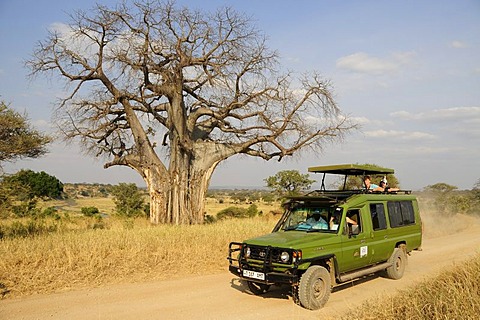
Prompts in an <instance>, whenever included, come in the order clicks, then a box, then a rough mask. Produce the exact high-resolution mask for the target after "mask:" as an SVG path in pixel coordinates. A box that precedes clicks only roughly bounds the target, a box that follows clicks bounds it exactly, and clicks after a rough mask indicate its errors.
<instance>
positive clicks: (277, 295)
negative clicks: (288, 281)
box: [230, 278, 295, 300]
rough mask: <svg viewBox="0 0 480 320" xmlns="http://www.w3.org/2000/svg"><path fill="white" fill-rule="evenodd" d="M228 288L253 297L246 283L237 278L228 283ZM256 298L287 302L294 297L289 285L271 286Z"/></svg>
mask: <svg viewBox="0 0 480 320" xmlns="http://www.w3.org/2000/svg"><path fill="white" fill-rule="evenodd" d="M230 286H231V287H232V288H233V289H235V290H238V291H240V292H241V293H245V294H248V295H255V294H254V293H253V292H251V291H250V289H249V288H248V285H247V282H246V281H244V280H240V279H239V278H233V279H232V280H231V281H230ZM257 296H259V297H262V298H264V299H268V298H271V299H284V300H289V299H294V296H295V295H294V294H293V289H292V287H291V286H289V285H272V286H271V287H270V289H269V290H268V291H267V292H266V293H263V294H260V295H257Z"/></svg>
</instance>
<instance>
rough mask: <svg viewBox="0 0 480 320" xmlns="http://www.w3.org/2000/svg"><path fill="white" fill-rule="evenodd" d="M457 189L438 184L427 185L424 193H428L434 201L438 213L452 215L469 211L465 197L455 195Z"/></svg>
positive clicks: (448, 185)
mask: <svg viewBox="0 0 480 320" xmlns="http://www.w3.org/2000/svg"><path fill="white" fill-rule="evenodd" d="M457 190H458V187H456V186H453V185H450V184H447V183H444V182H439V183H435V184H432V185H428V186H426V187H425V188H424V191H426V192H427V193H430V194H431V195H432V196H433V199H434V207H435V208H436V209H437V210H438V212H440V213H445V214H448V215H452V214H455V213H458V212H464V211H467V210H468V209H469V201H468V199H467V197H466V196H464V195H462V194H458V193H455V191H457Z"/></svg>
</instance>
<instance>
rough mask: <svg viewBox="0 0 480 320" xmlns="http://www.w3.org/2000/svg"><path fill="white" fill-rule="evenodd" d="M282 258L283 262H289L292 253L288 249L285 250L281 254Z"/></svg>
mask: <svg viewBox="0 0 480 320" xmlns="http://www.w3.org/2000/svg"><path fill="white" fill-rule="evenodd" d="M280 260H281V261H282V262H283V263H287V262H288V260H290V254H289V253H288V252H287V251H283V252H282V254H281V255H280Z"/></svg>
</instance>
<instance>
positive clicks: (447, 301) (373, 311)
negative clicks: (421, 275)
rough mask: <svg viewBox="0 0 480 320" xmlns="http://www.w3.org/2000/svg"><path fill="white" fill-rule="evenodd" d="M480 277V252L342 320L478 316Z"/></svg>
mask: <svg viewBox="0 0 480 320" xmlns="http://www.w3.org/2000/svg"><path fill="white" fill-rule="evenodd" d="M479 278H480V255H477V256H476V257H475V258H473V259H472V260H470V261H468V262H466V263H462V265H461V266H456V267H454V268H452V269H451V270H448V271H445V272H443V273H441V274H439V275H438V276H437V277H435V278H433V279H430V280H428V281H424V282H422V283H419V284H418V285H416V286H415V287H414V288H411V289H409V290H403V291H400V292H398V293H397V294H395V295H392V296H389V297H382V298H379V299H376V300H375V302H367V303H365V304H363V305H362V307H360V308H356V309H355V311H354V312H353V311H352V312H348V317H347V316H346V317H343V318H342V319H345V320H347V319H348V320H352V319H375V320H376V319H378V320H380V319H381V320H402V319H415V320H431V319H465V320H467V319H472V320H473V319H478V317H479V315H480V282H479V281H478V279H479Z"/></svg>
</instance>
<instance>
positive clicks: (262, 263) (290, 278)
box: [227, 242, 301, 284]
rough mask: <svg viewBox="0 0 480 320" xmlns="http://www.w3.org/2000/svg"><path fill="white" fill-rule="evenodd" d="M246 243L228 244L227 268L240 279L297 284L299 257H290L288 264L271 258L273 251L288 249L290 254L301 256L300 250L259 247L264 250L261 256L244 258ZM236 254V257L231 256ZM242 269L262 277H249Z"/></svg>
mask: <svg viewBox="0 0 480 320" xmlns="http://www.w3.org/2000/svg"><path fill="white" fill-rule="evenodd" d="M245 245H246V244H243V243H239V242H231V243H230V245H229V254H228V258H227V259H228V260H229V262H230V265H229V267H228V270H229V271H230V272H231V273H233V274H234V275H236V276H238V277H239V278H241V279H244V280H248V281H254V282H259V283H265V284H298V281H299V276H298V265H299V261H300V260H301V258H297V259H292V261H290V262H291V263H290V264H280V263H278V261H274V260H273V256H274V252H276V251H278V250H280V251H284V250H290V251H291V253H292V256H296V257H301V252H300V251H297V250H292V249H284V248H276V247H270V246H268V247H260V249H261V250H263V251H264V252H265V255H264V256H263V258H261V259H260V258H258V257H257V258H255V259H246V258H245V257H244V252H243V247H244V246H245ZM257 249H258V248H257ZM234 254H236V255H237V257H233V255H234ZM244 270H248V271H254V272H257V273H262V274H263V275H264V279H258V278H250V277H246V276H245V275H244Z"/></svg>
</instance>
